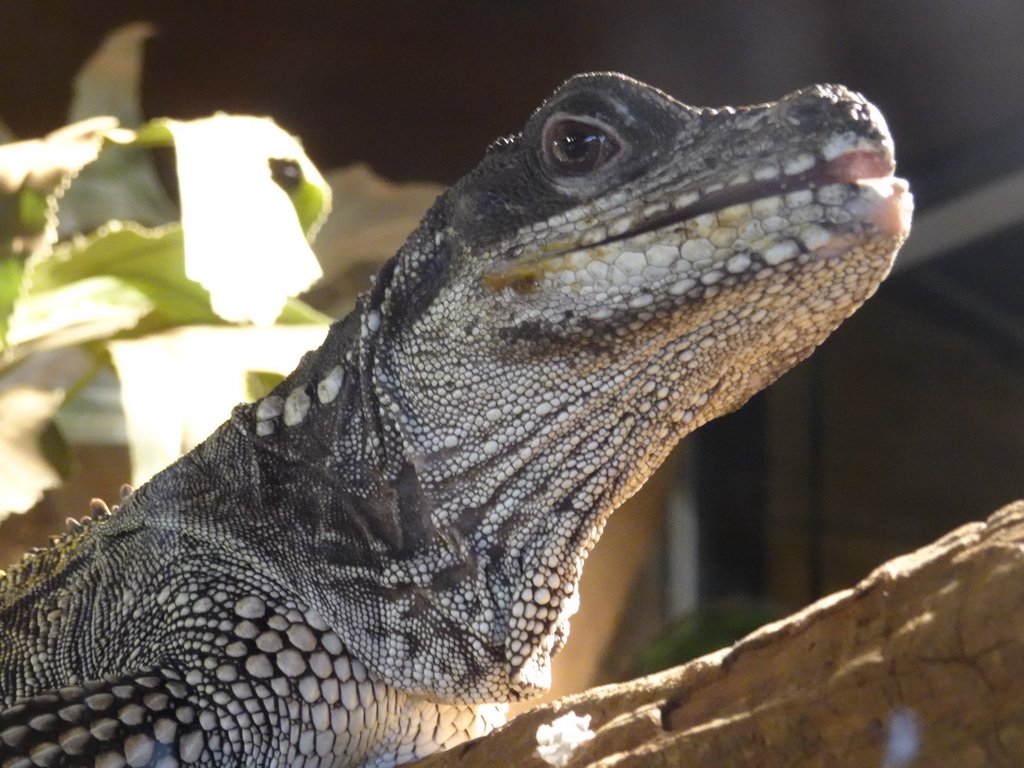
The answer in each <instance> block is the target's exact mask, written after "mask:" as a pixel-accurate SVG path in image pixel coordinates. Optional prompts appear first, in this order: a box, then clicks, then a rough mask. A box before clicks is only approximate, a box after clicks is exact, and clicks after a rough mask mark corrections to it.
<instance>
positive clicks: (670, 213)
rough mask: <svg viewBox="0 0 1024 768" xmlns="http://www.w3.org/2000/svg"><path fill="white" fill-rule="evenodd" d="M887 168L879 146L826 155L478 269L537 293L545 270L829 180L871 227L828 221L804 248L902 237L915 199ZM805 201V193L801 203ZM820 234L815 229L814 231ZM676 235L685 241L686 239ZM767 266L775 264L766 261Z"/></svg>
mask: <svg viewBox="0 0 1024 768" xmlns="http://www.w3.org/2000/svg"><path fill="white" fill-rule="evenodd" d="M893 169H894V163H893V160H892V156H891V154H889V153H887V152H885V151H883V150H882V149H881V148H868V149H865V148H857V149H851V150H848V151H846V152H843V153H842V154H839V155H837V156H835V157H833V158H832V159H830V160H822V159H819V160H818V161H817V162H816V163H814V164H813V165H811V166H810V167H809V168H807V169H805V170H802V171H800V172H798V173H790V174H784V173H783V172H782V171H781V170H779V171H778V173H777V174H776V175H775V176H774V177H773V178H768V179H756V180H753V181H744V182H739V183H735V184H730V185H728V186H723V187H720V188H717V189H715V188H713V189H711V190H709V191H703V192H701V193H699V194H688V195H687V194H685V193H684V195H683V196H685V197H686V198H687V201H686V202H683V203H680V202H677V203H676V204H675V205H674V206H671V207H668V208H667V209H664V210H660V211H657V212H654V213H650V214H648V215H646V216H644V217H642V218H638V219H637V220H636V221H632V222H629V223H628V224H627V226H625V227H622V228H621V230H620V231H616V232H614V233H613V234H604V236H602V237H600V238H599V239H597V240H595V241H591V242H575V243H566V242H564V241H562V242H557V241H556V242H552V243H549V244H547V245H545V246H542V247H541V248H540V249H539V252H536V253H534V254H531V255H527V256H525V257H522V256H520V257H519V258H515V259H509V260H506V261H502V262H499V263H498V264H496V265H495V266H494V267H493V268H492V269H491V270H490V271H489V272H487V273H485V274H484V277H483V282H484V286H485V287H486V288H488V289H489V290H491V291H495V292H496V291H500V290H502V289H505V288H510V289H512V290H513V291H514V292H515V293H518V294H531V293H536V292H537V291H538V290H539V288H540V282H541V281H542V280H544V279H546V278H545V275H546V274H547V273H551V274H557V273H558V272H560V271H562V270H565V269H567V268H569V269H570V270H571V269H574V268H578V267H579V266H580V265H581V264H582V265H585V264H586V262H588V261H590V260H594V259H600V260H604V259H614V258H615V256H616V255H617V254H619V253H620V252H621V251H623V250H634V249H632V248H627V247H626V246H624V245H617V244H618V243H622V242H623V241H627V240H633V239H635V238H642V237H643V236H644V235H650V234H651V233H656V232H666V233H667V232H669V231H670V230H672V229H678V228H684V227H688V226H689V224H688V222H691V221H694V220H696V219H698V218H699V217H701V216H702V215H705V214H713V213H722V212H725V211H728V209H730V208H732V207H734V206H741V205H745V204H756V203H757V202H758V201H760V200H767V199H770V198H781V197H783V196H785V195H787V194H789V193H795V192H806V193H811V194H813V193H815V192H817V193H818V194H824V193H825V190H826V188H830V187H833V186H834V185H840V186H846V187H851V186H852V187H855V188H856V194H855V195H852V196H847V197H846V198H844V200H845V202H843V203H840V204H839V207H841V208H842V209H843V210H844V213H843V215H844V216H846V217H847V221H850V222H853V223H854V224H855V225H856V224H858V223H859V224H866V225H869V229H868V230H865V231H855V230H851V228H850V227H849V226H848V225H828V224H826V227H827V228H828V229H830V230H832V231H831V234H826V235H825V236H818V237H816V238H815V239H814V241H813V243H810V242H808V243H805V244H804V248H805V252H807V253H812V252H813V253H815V254H816V255H819V256H830V255H838V254H841V253H843V252H845V251H848V250H850V249H851V248H853V247H854V246H855V245H856V244H857V243H858V242H861V243H862V242H864V241H866V240H869V239H873V238H882V239H892V238H896V239H901V238H902V237H903V236H905V235H906V233H907V232H908V231H909V229H910V217H911V211H912V208H913V204H912V198H911V196H910V194H909V188H908V185H907V183H906V182H905V181H904V180H903V179H899V178H896V177H895V176H893V175H892V172H893ZM683 196H680V197H683ZM677 200H679V198H677ZM810 200H811V199H810V198H808V200H807V203H809V202H810ZM807 203H804V204H805V205H806V204H807ZM844 230H845V231H844ZM824 231H825V230H824V229H822V228H821V227H819V228H818V232H819V233H821V232H824ZM680 237H681V238H682V239H686V237H687V236H686V235H681V236H680ZM805 239H806V238H805ZM641 248H642V247H641ZM893 252H894V253H895V249H893ZM581 259H582V261H580V260H581ZM769 263H775V262H773V261H770V260H769ZM570 264H571V265H572V266H570ZM562 290H575V286H574V285H572V284H570V285H568V286H563V287H562Z"/></svg>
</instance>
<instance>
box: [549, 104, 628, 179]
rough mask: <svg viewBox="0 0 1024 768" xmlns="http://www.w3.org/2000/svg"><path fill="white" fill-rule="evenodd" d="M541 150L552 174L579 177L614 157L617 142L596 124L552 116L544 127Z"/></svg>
mask: <svg viewBox="0 0 1024 768" xmlns="http://www.w3.org/2000/svg"><path fill="white" fill-rule="evenodd" d="M543 149H544V157H545V159H546V160H547V162H548V163H549V164H550V165H551V166H552V168H554V169H555V170H556V171H558V172H559V173H562V174H568V175H570V176H581V175H583V174H587V173H591V172H593V171H595V170H597V169H598V168H600V167H601V166H603V165H605V164H606V163H608V162H609V161H610V160H611V159H612V158H613V157H615V155H617V154H618V152H619V142H618V141H616V139H615V138H613V137H612V135H611V134H610V133H609V131H607V130H605V129H604V128H602V127H601V126H600V125H596V124H594V123H590V122H584V121H582V120H578V119H574V118H568V117H556V118H552V119H551V120H550V121H549V122H548V124H547V125H546V126H544V147H543Z"/></svg>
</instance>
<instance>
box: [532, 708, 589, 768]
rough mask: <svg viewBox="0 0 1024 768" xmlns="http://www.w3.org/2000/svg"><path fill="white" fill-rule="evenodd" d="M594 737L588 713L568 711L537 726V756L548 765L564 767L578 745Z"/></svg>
mask: <svg viewBox="0 0 1024 768" xmlns="http://www.w3.org/2000/svg"><path fill="white" fill-rule="evenodd" d="M592 738H594V732H593V731H592V730H590V715H582V716H580V715H577V714H576V713H575V712H568V713H566V714H564V715H562V716H561V717H559V718H556V719H554V720H553V721H551V724H550V725H547V724H545V725H541V726H540V727H539V728H537V756H538V757H540V759H541V760H543V761H544V762H545V763H547V764H548V765H553V766H555V768H564V766H566V765H568V764H569V761H570V760H571V759H572V756H573V753H574V752H575V751H576V750H577V749H579V746H580V745H581V744H583V743H585V742H588V741H590V740H591V739H592Z"/></svg>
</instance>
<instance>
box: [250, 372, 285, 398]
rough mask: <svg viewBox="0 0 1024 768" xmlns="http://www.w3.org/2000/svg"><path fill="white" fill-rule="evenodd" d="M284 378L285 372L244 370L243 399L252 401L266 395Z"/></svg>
mask: <svg viewBox="0 0 1024 768" xmlns="http://www.w3.org/2000/svg"><path fill="white" fill-rule="evenodd" d="M285 378H286V376H285V374H283V373H277V372H276V371H246V372H245V399H246V400H248V401H249V402H250V403H252V402H255V401H257V400H259V399H260V398H263V397H266V396H267V395H269V394H270V392H271V390H273V389H274V387H276V386H277V385H278V384H280V383H281V382H282V381H284V380H285Z"/></svg>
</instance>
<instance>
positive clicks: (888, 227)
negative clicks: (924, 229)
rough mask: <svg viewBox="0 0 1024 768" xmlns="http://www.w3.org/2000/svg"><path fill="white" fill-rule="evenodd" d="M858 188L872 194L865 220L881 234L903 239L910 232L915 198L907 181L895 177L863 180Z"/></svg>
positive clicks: (858, 183)
mask: <svg viewBox="0 0 1024 768" xmlns="http://www.w3.org/2000/svg"><path fill="white" fill-rule="evenodd" d="M857 186H859V187H861V188H864V189H867V190H870V191H871V193H872V194H870V195H869V196H868V197H867V198H866V201H865V202H866V204H867V205H868V206H869V210H868V211H867V212H866V216H865V218H866V219H867V221H869V222H870V223H871V224H873V225H874V226H875V227H876V228H877V230H878V232H879V233H880V234H883V235H890V236H893V237H902V236H905V235H906V234H907V233H909V232H910V220H911V217H912V216H913V212H914V196H913V195H911V194H910V187H909V185H908V184H907V182H906V181H905V180H903V179H899V178H896V177H895V176H887V177H885V178H880V179H861V180H860V181H858V182H857ZM872 198H874V199H872Z"/></svg>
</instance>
